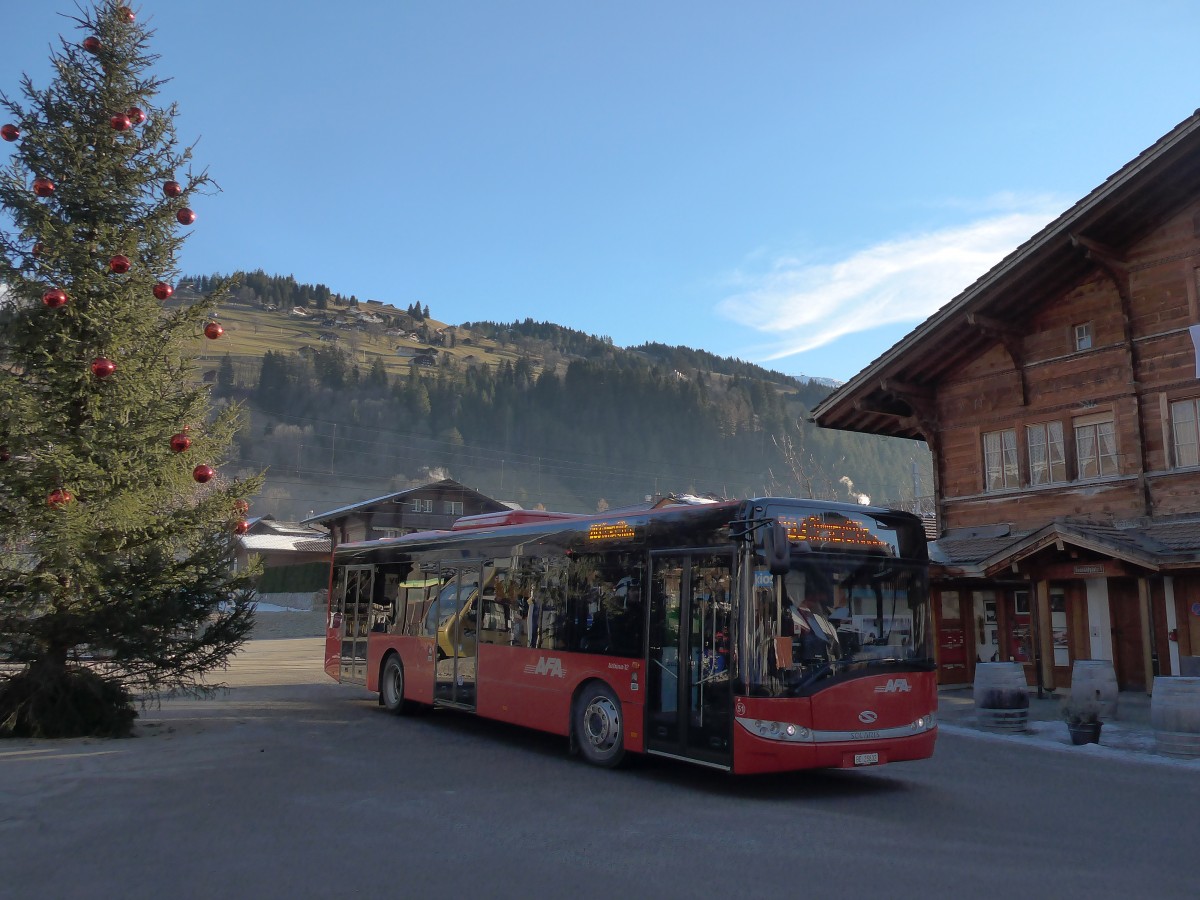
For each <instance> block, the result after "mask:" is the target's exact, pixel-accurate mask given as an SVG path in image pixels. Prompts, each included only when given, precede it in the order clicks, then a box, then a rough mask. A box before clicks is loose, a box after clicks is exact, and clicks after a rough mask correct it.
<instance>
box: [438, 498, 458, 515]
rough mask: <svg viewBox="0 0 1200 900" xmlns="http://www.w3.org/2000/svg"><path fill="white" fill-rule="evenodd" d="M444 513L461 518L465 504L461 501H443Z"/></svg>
mask: <svg viewBox="0 0 1200 900" xmlns="http://www.w3.org/2000/svg"><path fill="white" fill-rule="evenodd" d="M442 512H443V513H445V514H446V515H448V516H461V515H462V514H463V502H462V501H461V500H443V501H442Z"/></svg>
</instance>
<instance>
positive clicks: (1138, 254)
mask: <svg viewBox="0 0 1200 900" xmlns="http://www.w3.org/2000/svg"><path fill="white" fill-rule="evenodd" d="M1198 221H1200V202H1197V203H1194V204H1192V206H1190V207H1189V208H1188V209H1185V210H1184V211H1183V212H1181V213H1180V214H1178V215H1176V216H1174V217H1172V218H1171V219H1170V220H1169V221H1167V222H1164V223H1163V224H1162V225H1161V226H1160V227H1159V228H1157V229H1156V230H1155V231H1154V232H1152V233H1151V234H1149V235H1148V236H1146V237H1145V238H1144V239H1142V240H1141V241H1139V242H1138V243H1137V244H1136V245H1135V246H1133V247H1132V248H1130V249H1129V250H1127V251H1126V253H1125V259H1124V260H1123V265H1124V267H1125V271H1126V279H1125V283H1123V284H1120V285H1118V283H1117V282H1116V281H1114V279H1113V277H1112V276H1111V275H1110V274H1108V273H1106V272H1105V271H1102V270H1101V269H1100V268H1097V269H1096V270H1095V271H1094V272H1093V273H1092V274H1091V275H1090V276H1089V277H1088V278H1086V279H1084V280H1083V281H1082V282H1081V283H1079V284H1077V285H1076V286H1075V287H1073V288H1072V289H1071V290H1069V291H1067V292H1066V293H1064V294H1063V295H1061V296H1059V297H1057V298H1055V299H1054V300H1053V301H1051V302H1048V303H1046V304H1044V305H1043V306H1042V308H1040V309H1039V310H1037V311H1036V312H1035V313H1034V314H1033V315H1031V316H1029V317H1028V321H1027V322H1026V323H1018V322H1009V323H1008V324H1010V325H1015V326H1017V327H1018V328H1021V327H1023V326H1027V328H1026V330H1025V333H1024V335H1023V336H1022V338H1021V340H1020V341H1019V346H1018V351H1017V352H1018V355H1019V356H1020V357H1021V358H1020V359H1019V360H1018V361H1014V360H1013V358H1012V356H1010V354H1009V352H1008V351H1007V350H1006V349H1005V348H1004V347H1003V346H1002V344H1001V343H1000V342H999V341H997V343H996V344H995V345H994V346H993V347H992V348H991V349H990V350H989V351H988V352H986V353H984V354H981V355H980V356H979V358H977V359H976V360H974V361H973V362H972V363H971V364H970V365H969V366H967V367H965V368H963V369H962V370H960V371H959V372H957V373H956V374H955V375H953V376H952V377H950V378H947V379H946V380H944V381H942V382H941V383H939V384H938V385H937V391H936V396H937V413H938V421H939V423H940V430H939V434H938V441H937V447H938V452H939V454H940V455H941V460H940V462H941V472H942V473H943V478H942V484H941V493H942V499H943V523H942V524H943V527H944V528H958V527H969V526H978V525H984V524H995V523H1009V524H1012V525H1014V527H1016V528H1036V527H1040V526H1041V525H1044V524H1046V523H1047V522H1048V521H1050V520H1051V519H1054V518H1055V517H1062V516H1069V517H1074V518H1077V519H1087V520H1091V521H1097V522H1111V521H1113V520H1126V519H1136V518H1140V517H1147V516H1149V517H1153V516H1160V515H1175V514H1180V513H1193V512H1200V467H1197V468H1192V469H1175V468H1172V466H1173V460H1172V459H1171V455H1172V454H1171V435H1170V420H1169V410H1170V404H1171V402H1173V401H1176V400H1183V399H1189V398H1196V397H1200V379H1197V377H1196V352H1195V350H1194V348H1193V345H1192V340H1191V336H1190V334H1189V332H1188V327H1189V326H1190V325H1193V324H1197V323H1200V300H1198V296H1197V295H1198V290H1197V285H1198V283H1200V237H1198V235H1197V232H1198V227H1197V222H1198ZM1080 252H1081V253H1082V252H1083V251H1082V250H1080ZM1122 291H1124V294H1125V297H1126V298H1127V301H1128V304H1129V312H1130V316H1129V323H1128V326H1127V325H1126V322H1125V315H1124V304H1123V302H1122ZM1083 322H1090V323H1091V325H1092V348H1091V349H1088V350H1082V351H1076V350H1075V326H1076V325H1077V324H1080V323H1083ZM1018 364H1019V365H1020V367H1021V368H1020V369H1018ZM1022 372H1023V374H1024V379H1025V391H1026V396H1025V402H1024V403H1022V396H1021V384H1022V382H1021V374H1022ZM1105 413H1110V414H1111V415H1112V418H1113V422H1114V426H1115V429H1116V434H1117V452H1118V469H1119V471H1118V474H1117V475H1116V476H1114V477H1106V478H1098V479H1093V480H1087V481H1081V480H1078V479H1077V477H1076V475H1075V471H1074V460H1075V448H1074V428H1073V421H1074V420H1076V419H1078V418H1080V417H1085V416H1094V415H1099V414H1105ZM1053 420H1057V421H1060V422H1062V425H1063V435H1064V439H1065V443H1066V447H1065V451H1066V457H1067V461H1068V479H1069V481H1068V482H1066V483H1062V484H1056V485H1050V486H1045V485H1039V486H1030V485H1029V484H1028V480H1029V461H1028V458H1027V456H1028V451H1027V446H1026V443H1025V426H1026V425H1027V424H1037V423H1040V422H1047V421H1053ZM1008 428H1012V429H1014V430H1015V431H1016V437H1017V448H1018V456H1019V459H1020V469H1021V486H1020V487H1018V488H1015V489H1010V490H1005V491H995V492H988V491H987V490H986V485H985V472H984V459H983V437H982V436H983V434H984V433H985V432H989V431H998V430H1002V429H1008Z"/></svg>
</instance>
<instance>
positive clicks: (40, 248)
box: [29, 241, 46, 259]
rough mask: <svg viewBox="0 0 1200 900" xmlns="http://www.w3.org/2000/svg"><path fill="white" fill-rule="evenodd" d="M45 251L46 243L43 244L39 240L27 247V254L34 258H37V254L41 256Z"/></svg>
mask: <svg viewBox="0 0 1200 900" xmlns="http://www.w3.org/2000/svg"><path fill="white" fill-rule="evenodd" d="M45 252H46V245H45V244H43V243H42V242H41V241H38V242H37V243H36V244H34V245H33V246H32V247H30V248H29V255H30V256H32V257H33V258H34V259H37V258H38V257H39V256H41V255H42V254H43V253H45Z"/></svg>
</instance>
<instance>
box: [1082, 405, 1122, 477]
mask: <svg viewBox="0 0 1200 900" xmlns="http://www.w3.org/2000/svg"><path fill="white" fill-rule="evenodd" d="M1074 425H1075V463H1076V466H1077V468H1076V472H1077V474H1078V477H1079V478H1081V479H1084V478H1099V477H1101V476H1103V475H1116V474H1117V473H1118V470H1117V432H1116V428H1115V427H1114V426H1113V420H1112V419H1111V418H1109V419H1104V418H1097V417H1086V418H1080V419H1076V420H1075V422H1074Z"/></svg>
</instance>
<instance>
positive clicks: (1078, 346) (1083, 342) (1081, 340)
mask: <svg viewBox="0 0 1200 900" xmlns="http://www.w3.org/2000/svg"><path fill="white" fill-rule="evenodd" d="M1093 344H1094V341H1093V340H1092V323H1091V322H1080V323H1079V324H1078V325H1076V326H1075V351H1076V352H1077V353H1078V352H1079V351H1081V350H1091V349H1092V346H1093Z"/></svg>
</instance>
